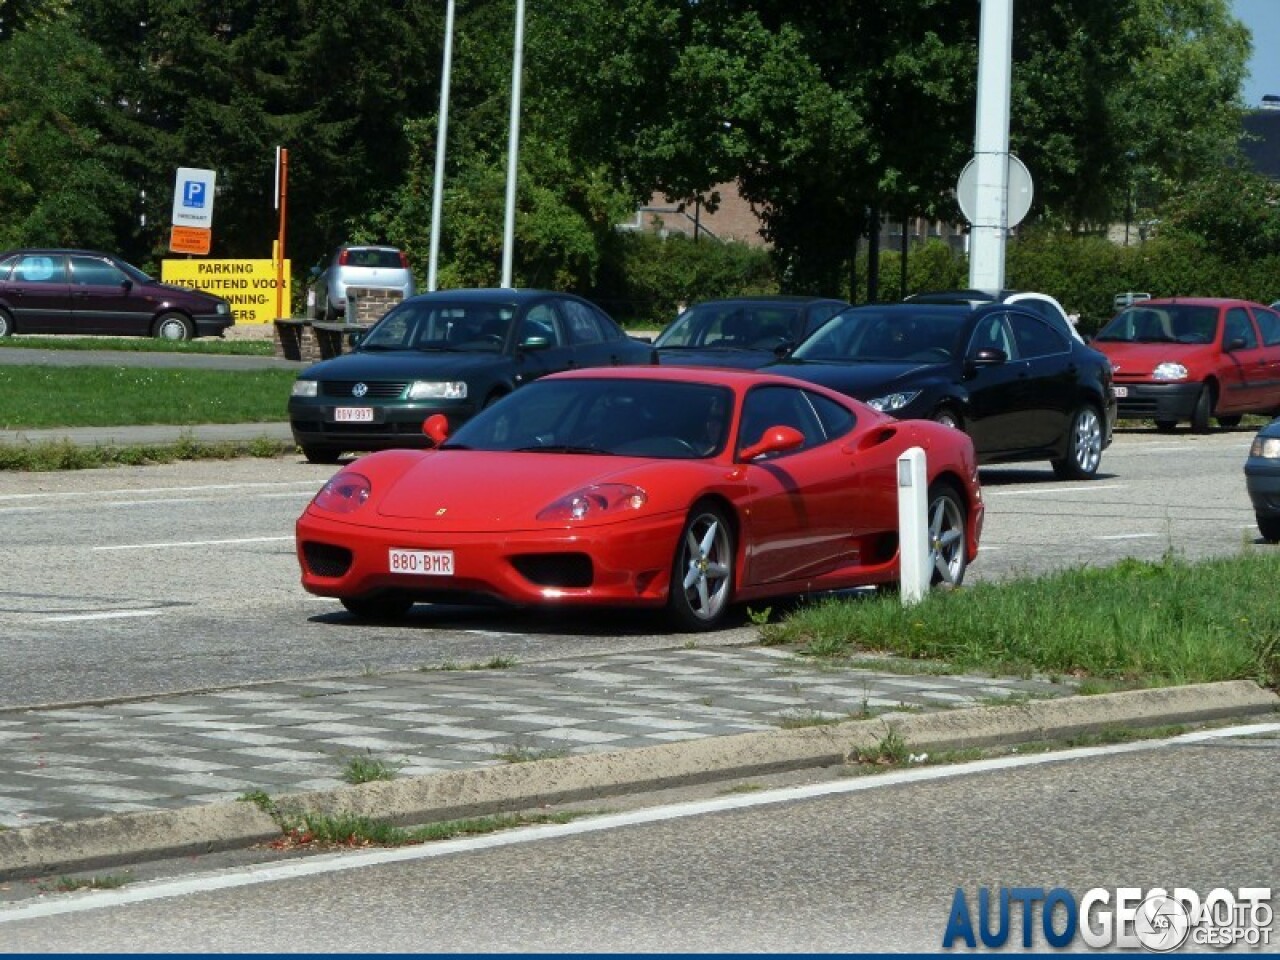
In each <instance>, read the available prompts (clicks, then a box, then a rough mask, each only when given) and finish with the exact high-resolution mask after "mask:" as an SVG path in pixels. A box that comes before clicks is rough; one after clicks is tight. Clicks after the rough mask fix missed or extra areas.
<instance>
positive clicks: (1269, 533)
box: [1254, 514, 1280, 543]
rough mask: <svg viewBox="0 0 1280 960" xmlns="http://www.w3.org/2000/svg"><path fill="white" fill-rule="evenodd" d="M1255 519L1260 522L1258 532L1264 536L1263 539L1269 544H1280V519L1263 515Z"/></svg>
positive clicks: (1258, 515)
mask: <svg viewBox="0 0 1280 960" xmlns="http://www.w3.org/2000/svg"><path fill="white" fill-rule="evenodd" d="M1254 519H1256V520H1257V521H1258V532H1259V533H1261V534H1262V539H1263V540H1266V541H1267V542H1268V543H1280V517H1264V516H1262V515H1261V514H1255V515H1254Z"/></svg>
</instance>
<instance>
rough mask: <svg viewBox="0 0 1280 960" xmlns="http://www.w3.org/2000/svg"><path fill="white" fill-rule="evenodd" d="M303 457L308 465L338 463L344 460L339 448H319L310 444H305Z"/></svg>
mask: <svg viewBox="0 0 1280 960" xmlns="http://www.w3.org/2000/svg"><path fill="white" fill-rule="evenodd" d="M302 455H303V456H304V457H306V458H307V463H330V464H332V463H337V462H338V461H339V460H340V459H342V451H341V450H340V449H339V448H337V447H317V446H313V445H311V444H309V443H307V444H303V446H302Z"/></svg>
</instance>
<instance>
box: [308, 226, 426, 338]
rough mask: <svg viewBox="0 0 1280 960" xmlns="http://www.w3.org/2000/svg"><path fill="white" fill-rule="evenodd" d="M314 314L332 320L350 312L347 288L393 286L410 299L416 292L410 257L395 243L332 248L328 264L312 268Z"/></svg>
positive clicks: (319, 317)
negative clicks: (394, 244)
mask: <svg viewBox="0 0 1280 960" xmlns="http://www.w3.org/2000/svg"><path fill="white" fill-rule="evenodd" d="M313 272H314V273H315V275H316V280H315V287H314V291H315V317H316V318H317V319H319V320H324V321H326V322H329V323H332V322H334V321H336V320H337V319H338V318H339V317H345V316H346V313H347V288H348V287H357V288H360V287H365V288H369V289H376V290H392V291H396V292H398V293H399V294H400V299H402V300H407V299H408V298H409V297H412V296H413V295H414V294H415V293H417V287H416V285H415V284H414V280H413V271H412V270H410V269H409V259H408V258H407V257H406V256H405V255H404V253H403V252H402V251H401V250H399V249H398V248H396V247H388V246H381V245H378V244H359V243H344V244H343V245H342V246H340V247H339V248H338V249H337V250H335V251H334V252H333V256H331V257H330V258H329V265H328V266H327V267H325V268H324V270H321V269H320V268H319V267H315V268H313Z"/></svg>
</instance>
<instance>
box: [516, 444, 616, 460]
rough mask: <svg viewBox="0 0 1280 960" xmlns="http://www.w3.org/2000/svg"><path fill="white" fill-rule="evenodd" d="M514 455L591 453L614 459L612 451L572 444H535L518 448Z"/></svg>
mask: <svg viewBox="0 0 1280 960" xmlns="http://www.w3.org/2000/svg"><path fill="white" fill-rule="evenodd" d="M512 453H590V454H595V455H597V456H604V457H612V456H614V452H613V451H612V450H601V449H600V448H599V447H579V446H574V445H573V444H571V443H548V444H534V445H533V446H531V447H516V448H515V450H513V451H512Z"/></svg>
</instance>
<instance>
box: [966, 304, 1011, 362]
mask: <svg viewBox="0 0 1280 960" xmlns="http://www.w3.org/2000/svg"><path fill="white" fill-rule="evenodd" d="M991 349H995V350H1003V351H1004V354H1005V356H1006V357H1008V358H1009V359H1010V360H1015V359H1017V356H1018V351H1017V348H1016V347H1015V346H1014V339H1013V336H1012V335H1011V334H1010V332H1009V321H1008V319H1007V318H1006V317H1005V315H1004V314H1003V313H990V314H987V316H985V317H983V318H982V319H981V320H979V321H978V325H977V326H976V327H975V328H974V330H973V339H972V340H970V341H969V354H970V355H971V354H973V353H975V352H976V351H978V350H991Z"/></svg>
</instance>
